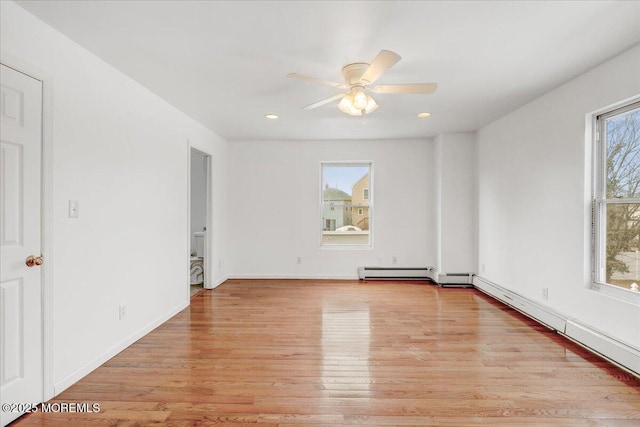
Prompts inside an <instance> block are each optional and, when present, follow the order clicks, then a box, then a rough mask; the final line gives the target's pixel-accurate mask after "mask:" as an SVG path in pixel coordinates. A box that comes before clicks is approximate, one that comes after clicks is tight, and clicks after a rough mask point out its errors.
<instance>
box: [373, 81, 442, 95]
mask: <svg viewBox="0 0 640 427" xmlns="http://www.w3.org/2000/svg"><path fill="white" fill-rule="evenodd" d="M437 88H438V85H437V84H436V83H414V84H402V85H380V86H376V87H373V88H371V90H372V91H374V92H375V93H433V92H435V91H436V89H437Z"/></svg>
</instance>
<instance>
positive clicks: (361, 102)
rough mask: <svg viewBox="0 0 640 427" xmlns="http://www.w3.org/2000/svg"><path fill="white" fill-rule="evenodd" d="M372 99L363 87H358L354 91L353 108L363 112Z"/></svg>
mask: <svg viewBox="0 0 640 427" xmlns="http://www.w3.org/2000/svg"><path fill="white" fill-rule="evenodd" d="M367 98H370V97H368V96H367V95H366V94H365V93H364V90H363V89H362V88H361V87H357V88H354V89H353V106H354V107H356V108H357V109H358V110H363V109H364V108H365V107H366V106H367V101H368V99H367Z"/></svg>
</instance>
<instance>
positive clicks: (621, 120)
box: [605, 108, 640, 199]
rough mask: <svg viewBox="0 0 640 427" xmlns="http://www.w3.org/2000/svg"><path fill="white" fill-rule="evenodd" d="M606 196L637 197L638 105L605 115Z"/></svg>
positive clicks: (639, 180) (639, 174)
mask: <svg viewBox="0 0 640 427" xmlns="http://www.w3.org/2000/svg"><path fill="white" fill-rule="evenodd" d="M605 126H606V141H607V144H606V150H607V158H606V161H607V182H606V198H607V199H614V198H620V197H623V198H627V197H634V198H635V197H640V109H638V108H636V109H635V110H630V111H627V112H626V113H622V114H619V115H617V116H613V117H610V118H608V119H606V124H605Z"/></svg>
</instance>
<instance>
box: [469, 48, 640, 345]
mask: <svg viewBox="0 0 640 427" xmlns="http://www.w3.org/2000/svg"><path fill="white" fill-rule="evenodd" d="M639 93H640V46H636V47H635V48H633V49H631V50H629V51H627V52H626V53H624V54H622V55H620V56H618V57H616V58H614V59H612V60H610V61H608V62H606V63H604V64H602V65H600V66H598V67H596V68H594V69H592V70H590V71H589V72H587V73H585V74H583V75H582V76H580V77H578V78H576V79H575V80H572V81H570V82H568V83H567V84H565V85H563V86H561V87H559V88H557V89H555V90H553V91H551V92H550V93H548V94H546V95H545V96H543V97H541V98H539V99H537V100H536V101H534V102H532V103H530V104H528V105H526V106H524V107H522V108H520V109H519V110H517V111H514V112H513V113H511V114H509V115H507V116H505V117H503V118H501V119H500V120H498V121H496V122H494V123H492V124H490V125H488V126H486V127H485V128H483V129H481V130H480V131H479V132H478V179H479V183H478V209H479V217H478V228H479V231H478V235H479V245H478V247H479V249H478V250H479V254H478V256H479V269H478V271H479V274H480V275H481V276H482V277H484V278H486V279H488V280H490V281H492V282H494V283H496V284H498V285H501V286H503V287H505V288H508V289H510V290H512V291H515V292H517V293H519V294H521V295H523V296H526V297H528V298H530V299H533V300H536V301H537V302H539V303H541V304H545V305H548V306H550V307H551V308H553V309H556V310H558V311H560V312H561V313H564V314H566V315H568V316H570V317H573V318H575V319H577V320H579V321H580V322H582V323H584V324H586V325H589V326H591V327H593V328H595V329H597V330H600V331H602V332H604V333H606V334H607V335H609V336H611V337H614V338H616V339H618V340H620V341H623V342H626V343H627V344H629V345H632V346H635V347H636V348H640V308H639V307H638V305H637V304H633V303H631V302H625V301H622V300H619V299H616V298H613V297H610V296H606V295H603V294H602V293H600V292H598V291H594V290H592V289H591V288H590V283H591V278H590V273H589V271H590V268H589V266H590V262H591V261H590V255H589V254H590V241H589V233H590V228H591V223H590V217H589V191H590V187H591V183H590V175H591V170H590V163H589V159H590V147H589V141H588V138H585V134H586V131H585V129H586V128H587V127H588V126H586V124H585V117H586V115H587V114H589V113H592V112H594V111H596V110H599V109H602V108H604V107H606V106H608V105H611V104H613V103H616V102H619V101H621V100H624V99H626V98H629V97H631V96H634V95H637V94H639ZM585 139H587V140H586V141H585ZM543 287H548V288H549V299H548V301H545V300H542V288H543Z"/></svg>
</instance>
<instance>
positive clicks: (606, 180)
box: [594, 102, 640, 291]
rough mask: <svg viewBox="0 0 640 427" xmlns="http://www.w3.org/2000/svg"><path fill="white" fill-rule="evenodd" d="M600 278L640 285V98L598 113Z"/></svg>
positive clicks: (597, 241) (620, 284)
mask: <svg viewBox="0 0 640 427" xmlns="http://www.w3.org/2000/svg"><path fill="white" fill-rule="evenodd" d="M595 147H596V156H595V158H596V162H595V174H594V176H595V181H594V182H595V188H594V190H595V191H594V196H595V197H594V214H595V215H594V237H595V257H594V259H595V269H594V270H595V281H596V283H600V284H608V285H613V286H617V287H621V288H625V289H629V290H632V291H633V290H637V289H638V286H640V102H635V103H633V104H630V105H627V106H625V107H622V108H618V109H616V110H613V111H609V112H607V113H605V114H602V115H600V116H598V117H597V118H596V144H595Z"/></svg>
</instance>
